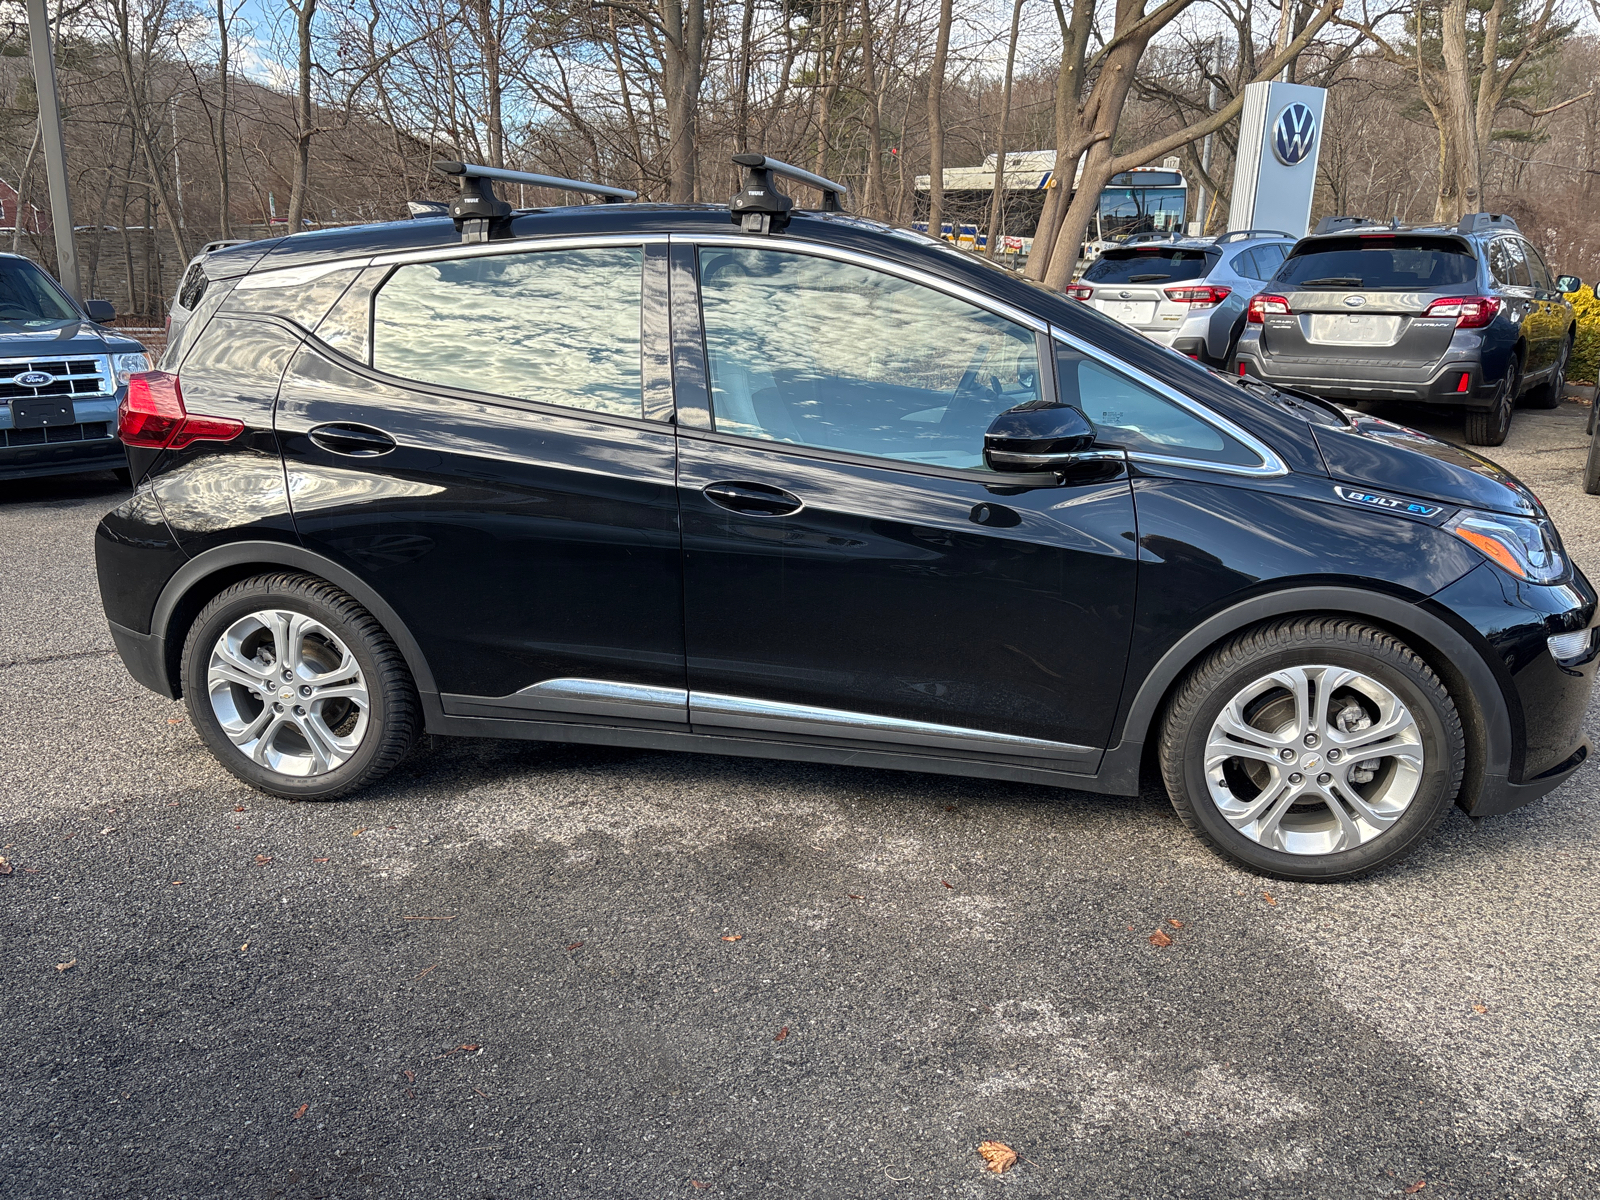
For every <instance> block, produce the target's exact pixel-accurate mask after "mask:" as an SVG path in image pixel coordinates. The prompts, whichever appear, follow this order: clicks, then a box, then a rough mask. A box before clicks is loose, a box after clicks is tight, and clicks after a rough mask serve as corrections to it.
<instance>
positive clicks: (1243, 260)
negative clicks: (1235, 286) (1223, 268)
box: [1229, 250, 1267, 279]
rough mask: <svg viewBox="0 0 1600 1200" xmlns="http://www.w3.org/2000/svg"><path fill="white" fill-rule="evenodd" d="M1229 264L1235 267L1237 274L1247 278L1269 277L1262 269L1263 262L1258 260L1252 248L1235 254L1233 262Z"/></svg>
mask: <svg viewBox="0 0 1600 1200" xmlns="http://www.w3.org/2000/svg"><path fill="white" fill-rule="evenodd" d="M1229 265H1230V266H1231V267H1232V268H1233V273H1234V274H1235V275H1239V276H1242V277H1243V278H1245V279H1265V278H1266V277H1267V276H1266V274H1265V273H1263V272H1262V270H1261V264H1260V263H1259V262H1257V261H1256V256H1255V254H1254V252H1253V251H1250V250H1241V251H1239V253H1238V254H1235V255H1234V256H1233V262H1232V263H1230V264H1229Z"/></svg>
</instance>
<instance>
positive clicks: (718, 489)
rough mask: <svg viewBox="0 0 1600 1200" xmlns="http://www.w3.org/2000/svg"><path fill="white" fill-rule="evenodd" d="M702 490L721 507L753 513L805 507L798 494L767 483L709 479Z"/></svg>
mask: <svg viewBox="0 0 1600 1200" xmlns="http://www.w3.org/2000/svg"><path fill="white" fill-rule="evenodd" d="M700 491H701V492H702V493H704V495H705V498H706V499H707V500H709V501H711V503H713V504H715V505H717V506H718V507H719V508H726V509H728V510H729V511H730V512H736V513H742V514H744V515H745V516H750V517H787V516H791V515H793V514H794V513H797V512H799V511H800V510H801V509H802V508H804V507H805V501H803V500H801V499H800V497H799V496H791V495H790V494H789V493H788V492H786V491H784V490H783V489H782V488H775V487H769V486H768V485H767V484H764V483H743V482H728V483H708V484H706V486H705V487H703V488H701V489H700Z"/></svg>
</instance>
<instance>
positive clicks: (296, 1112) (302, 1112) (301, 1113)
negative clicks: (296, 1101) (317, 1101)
mask: <svg viewBox="0 0 1600 1200" xmlns="http://www.w3.org/2000/svg"><path fill="white" fill-rule="evenodd" d="M310 1107H311V1105H309V1104H302V1105H301V1106H300V1107H299V1108H297V1109H295V1110H294V1119H295V1120H296V1121H298V1120H299V1119H300V1118H301V1117H303V1116H305V1115H306V1109H308V1108H310Z"/></svg>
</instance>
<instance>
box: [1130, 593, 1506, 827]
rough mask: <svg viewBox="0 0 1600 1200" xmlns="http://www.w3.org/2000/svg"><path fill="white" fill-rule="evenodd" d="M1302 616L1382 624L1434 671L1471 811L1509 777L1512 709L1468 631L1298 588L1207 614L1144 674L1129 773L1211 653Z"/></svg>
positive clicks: (1437, 617) (1427, 616) (1359, 597)
mask: <svg viewBox="0 0 1600 1200" xmlns="http://www.w3.org/2000/svg"><path fill="white" fill-rule="evenodd" d="M1298 616H1338V617H1347V618H1352V619H1356V620H1361V621H1365V622H1367V623H1368V624H1372V625H1376V626H1378V627H1379V628H1381V629H1384V630H1386V631H1387V632H1389V633H1392V634H1393V635H1394V636H1396V637H1397V638H1399V639H1400V640H1402V641H1403V642H1405V643H1406V645H1408V646H1410V647H1411V648H1412V649H1413V650H1414V651H1416V652H1417V654H1419V655H1420V656H1421V657H1422V659H1423V660H1424V661H1425V662H1426V663H1427V664H1428V666H1430V667H1431V668H1433V670H1434V672H1435V673H1436V674H1437V675H1438V676H1439V678H1440V679H1441V680H1442V681H1443V682H1444V685H1445V687H1446V689H1447V690H1448V691H1449V692H1450V697H1451V699H1452V700H1454V701H1455V704H1456V709H1457V711H1458V712H1459V713H1460V715H1461V723H1462V727H1463V730H1464V731H1465V733H1466V735H1467V736H1466V745H1467V761H1466V764H1465V770H1464V772H1463V774H1462V779H1461V793H1460V801H1459V802H1460V803H1461V805H1462V806H1463V807H1465V808H1468V809H1470V808H1471V807H1472V803H1473V801H1474V800H1475V799H1476V797H1477V795H1478V793H1479V791H1480V790H1481V789H1482V787H1483V782H1484V779H1485V777H1486V776H1488V775H1496V776H1500V777H1506V776H1509V775H1510V773H1511V768H1512V767H1513V765H1514V764H1513V763H1512V758H1513V753H1512V751H1513V737H1512V733H1513V730H1512V715H1511V710H1510V708H1509V707H1508V705H1507V703H1506V698H1505V693H1504V691H1503V689H1502V685H1501V683H1500V681H1499V680H1498V679H1497V678H1496V676H1495V673H1494V671H1493V669H1492V668H1491V667H1490V665H1489V663H1488V662H1487V661H1486V660H1485V659H1484V656H1483V654H1482V653H1481V652H1480V651H1479V650H1478V649H1477V648H1476V647H1475V646H1473V644H1472V643H1471V642H1470V641H1469V640H1468V638H1467V636H1466V634H1464V633H1463V632H1462V631H1461V630H1459V629H1457V628H1456V627H1455V626H1454V625H1453V624H1451V623H1450V622H1449V621H1448V620H1446V619H1445V617H1444V616H1443V615H1441V614H1439V613H1437V612H1433V611H1430V610H1429V609H1428V608H1426V607H1423V605H1421V604H1418V603H1414V602H1412V601H1408V600H1404V599H1401V598H1400V597H1398V596H1391V595H1389V594H1387V593H1384V592H1371V591H1366V590H1363V589H1361V588H1355V587H1340V586H1313V587H1294V588H1288V589H1285V590H1282V591H1277V592H1269V593H1267V594H1265V595H1261V596H1255V597H1252V598H1250V599H1248V600H1243V601H1241V602H1239V603H1238V604H1235V605H1232V606H1230V607H1228V608H1225V609H1223V610H1222V611H1221V612H1218V613H1216V614H1214V615H1212V616H1211V617H1208V618H1207V619H1206V620H1204V621H1202V622H1201V623H1200V624H1199V625H1197V626H1195V627H1194V628H1193V629H1191V630H1190V631H1189V632H1188V633H1187V634H1185V635H1184V636H1183V637H1182V638H1180V639H1179V640H1178V641H1177V642H1176V643H1174V644H1173V646H1172V647H1171V648H1170V649H1169V650H1168V651H1167V652H1166V653H1165V654H1164V655H1162V656H1161V658H1160V659H1159V660H1158V661H1157V662H1156V665H1155V666H1154V667H1152V668H1151V669H1150V671H1149V672H1148V673H1147V674H1146V675H1145V677H1144V680H1143V681H1142V682H1141V683H1140V684H1139V686H1138V688H1137V690H1136V691H1135V692H1134V694H1133V699H1132V701H1131V702H1130V703H1129V706H1128V712H1127V716H1126V717H1124V719H1123V723H1122V732H1121V737H1120V739H1119V743H1118V745H1119V747H1121V746H1127V747H1129V748H1130V749H1132V750H1133V751H1134V755H1132V756H1126V757H1124V758H1123V762H1122V766H1123V769H1125V770H1129V769H1131V770H1133V771H1137V770H1138V769H1139V766H1140V765H1141V762H1142V759H1143V750H1144V747H1146V746H1149V745H1153V744H1154V740H1153V739H1154V737H1155V736H1156V735H1157V733H1158V728H1159V722H1160V720H1161V716H1162V713H1163V712H1164V711H1165V709H1166V705H1167V701H1168V699H1169V698H1170V696H1171V695H1172V693H1173V692H1174V691H1175V690H1176V689H1177V687H1178V686H1179V684H1181V683H1182V681H1183V680H1184V678H1185V677H1186V676H1187V675H1188V673H1189V671H1190V670H1191V669H1192V668H1193V667H1194V666H1195V665H1196V664H1198V663H1199V662H1200V661H1202V660H1203V659H1204V658H1205V657H1206V655H1208V654H1210V653H1211V651H1212V650H1214V649H1215V648H1216V647H1217V646H1218V645H1220V644H1221V643H1222V642H1224V641H1226V640H1228V639H1229V638H1231V637H1233V636H1234V635H1236V634H1238V633H1239V632H1241V631H1242V630H1245V629H1248V628H1250V627H1251V626H1254V625H1259V624H1261V623H1262V622H1264V621H1272V620H1277V619H1280V618H1284V617H1298ZM1117 757H1118V755H1117V751H1116V750H1113V751H1110V752H1108V754H1107V758H1108V759H1113V758H1117ZM1108 765H1109V764H1108ZM1515 765H1517V766H1520V764H1515ZM1133 790H1137V786H1135V787H1134V789H1133Z"/></svg>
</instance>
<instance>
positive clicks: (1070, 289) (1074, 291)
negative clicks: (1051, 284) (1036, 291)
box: [1061, 283, 1094, 300]
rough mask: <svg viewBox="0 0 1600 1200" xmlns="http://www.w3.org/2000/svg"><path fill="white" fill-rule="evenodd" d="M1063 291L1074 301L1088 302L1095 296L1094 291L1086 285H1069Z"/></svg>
mask: <svg viewBox="0 0 1600 1200" xmlns="http://www.w3.org/2000/svg"><path fill="white" fill-rule="evenodd" d="M1061 290H1062V291H1063V292H1065V293H1066V294H1067V296H1068V297H1069V298H1070V299H1073V300H1087V299H1089V297H1091V296H1093V295H1094V289H1093V288H1092V287H1090V286H1089V285H1088V284H1086V283H1069V284H1067V286H1066V287H1064V288H1062V289H1061Z"/></svg>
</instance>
